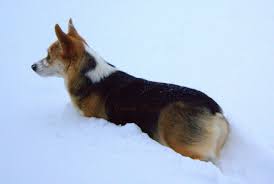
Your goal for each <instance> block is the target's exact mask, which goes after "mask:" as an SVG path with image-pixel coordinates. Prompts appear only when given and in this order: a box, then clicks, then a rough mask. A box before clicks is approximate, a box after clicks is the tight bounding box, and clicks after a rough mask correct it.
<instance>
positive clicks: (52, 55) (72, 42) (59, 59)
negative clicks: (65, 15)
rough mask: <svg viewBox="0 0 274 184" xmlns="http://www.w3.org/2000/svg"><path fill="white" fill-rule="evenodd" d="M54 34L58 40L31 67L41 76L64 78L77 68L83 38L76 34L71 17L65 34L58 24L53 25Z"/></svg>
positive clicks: (82, 49) (83, 48) (82, 47)
mask: <svg viewBox="0 0 274 184" xmlns="http://www.w3.org/2000/svg"><path fill="white" fill-rule="evenodd" d="M55 34H56V36H57V39H58V40H57V41H55V42H54V43H53V44H52V45H51V46H50V47H49V49H48V55H47V57H45V58H43V59H41V60H40V61H38V62H36V63H34V64H33V65H32V69H33V70H34V71H35V72H36V73H38V74H39V75H41V76H60V77H64V78H65V77H67V74H68V72H69V71H70V70H77V66H79V62H80V61H81V60H82V57H83V56H84V53H85V40H84V39H83V38H82V37H81V36H80V35H79V34H78V32H77V31H76V29H75V27H74V26H73V23H72V20H71V19H70V20H69V23H68V33H67V34H66V33H64V32H63V31H62V29H61V28H60V26H59V25H58V24H56V25H55ZM74 72H75V71H74Z"/></svg>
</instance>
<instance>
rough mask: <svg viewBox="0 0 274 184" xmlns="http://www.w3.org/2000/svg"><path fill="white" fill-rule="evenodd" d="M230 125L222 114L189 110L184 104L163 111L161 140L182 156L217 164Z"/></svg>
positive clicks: (159, 134) (160, 131)
mask: <svg viewBox="0 0 274 184" xmlns="http://www.w3.org/2000/svg"><path fill="white" fill-rule="evenodd" d="M228 132H229V127H228V122H227V120H226V119H225V118H224V116H223V115H222V114H221V113H216V114H215V115H213V114H212V113H210V112H208V110H206V109H200V108H194V107H189V106H187V105H185V104H183V103H181V102H177V103H173V104H170V105H168V106H167V107H166V108H164V109H163V110H162V112H161V115H160V117H159V122H158V135H157V137H158V139H159V142H160V143H161V144H163V145H166V146H169V147H171V148H172V149H174V150H175V151H176V152H178V153H181V154H182V155H186V156H189V157H191V158H193V159H199V160H204V161H213V162H214V161H215V160H216V159H217V158H218V156H219V154H220V150H221V148H222V147H223V145H224V143H225V141H226V139H227V137H228Z"/></svg>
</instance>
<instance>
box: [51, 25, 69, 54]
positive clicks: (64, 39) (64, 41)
mask: <svg viewBox="0 0 274 184" xmlns="http://www.w3.org/2000/svg"><path fill="white" fill-rule="evenodd" d="M55 33H56V36H57V38H58V41H59V42H60V44H61V47H62V50H63V54H64V55H69V53H70V50H71V47H72V40H71V38H70V37H69V36H68V35H67V34H66V33H64V32H63V31H62V29H61V27H60V26H59V25H58V24H56V25H55Z"/></svg>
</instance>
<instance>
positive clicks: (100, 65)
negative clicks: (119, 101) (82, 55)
mask: <svg viewBox="0 0 274 184" xmlns="http://www.w3.org/2000/svg"><path fill="white" fill-rule="evenodd" d="M85 49H86V51H87V52H88V53H89V54H90V55H91V56H93V57H94V59H95V60H96V66H95V68H93V69H91V70H90V71H88V72H87V73H86V76H87V77H88V78H89V79H90V80H91V81H92V82H94V83H96V82H100V81H101V80H102V79H103V78H106V77H108V76H109V75H111V74H112V73H114V72H115V71H117V69H116V68H115V67H113V66H110V65H109V64H108V63H107V62H106V61H105V60H104V59H103V58H102V57H101V56H100V55H98V54H97V53H96V52H95V51H94V50H93V49H92V48H90V47H88V46H87V45H86V46H85Z"/></svg>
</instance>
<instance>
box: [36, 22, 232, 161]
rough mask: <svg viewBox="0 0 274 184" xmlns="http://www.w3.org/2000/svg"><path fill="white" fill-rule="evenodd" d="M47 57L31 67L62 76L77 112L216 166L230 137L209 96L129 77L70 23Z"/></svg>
mask: <svg viewBox="0 0 274 184" xmlns="http://www.w3.org/2000/svg"><path fill="white" fill-rule="evenodd" d="M68 28H69V31H68V33H67V34H66V33H64V32H63V31H62V30H61V28H60V27H59V25H56V26H55V33H56V36H57V38H58V40H57V41H56V42H54V43H53V44H52V45H51V46H50V47H49V49H48V56H47V57H46V58H44V59H42V60H41V61H40V62H38V63H35V64H34V65H32V69H33V70H34V71H35V72H37V73H38V74H39V75H41V76H54V75H58V76H62V77H63V78H64V80H65V84H66V88H67V90H68V93H69V95H70V97H71V100H72V103H73V104H74V106H75V107H76V109H77V110H78V111H79V112H80V113H81V114H82V115H83V116H86V117H97V118H104V119H106V120H108V121H111V122H113V123H115V124H119V125H123V124H126V123H129V122H134V123H136V124H137V125H138V126H139V127H140V128H141V129H142V131H143V132H145V133H147V134H148V135H149V136H150V137H151V138H153V139H154V140H156V141H158V142H159V143H161V144H163V145H165V146H169V147H171V148H172V149H173V150H175V151H176V152H178V153H180V154H182V155H185V156H189V157H191V158H193V159H200V160H205V161H208V160H211V161H214V160H216V158H217V157H218V156H219V153H220V150H221V148H222V147H223V145H224V143H225V141H226V139H227V136H228V133H229V129H228V122H227V120H226V119H225V117H224V115H223V113H222V109H221V108H220V106H219V105H218V104H217V103H216V102H215V101H214V100H213V99H211V98H210V97H208V96H207V95H206V94H204V93H202V92H200V91H198V90H195V89H190V88H187V87H181V86H178V85H174V84H166V83H157V82H153V81H148V80H145V79H141V78H137V77H134V76H131V75H129V74H127V73H125V72H122V71H120V70H118V69H116V68H115V67H114V66H113V65H111V64H109V63H107V62H106V61H105V60H104V59H103V58H102V57H100V56H99V55H98V54H97V53H96V52H95V51H93V50H92V49H91V48H89V47H88V46H87V44H86V42H85V40H84V39H83V38H82V37H81V36H80V35H79V34H78V32H77V31H76V29H75V28H74V26H73V24H72V21H71V20H70V21H69V26H68Z"/></svg>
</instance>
